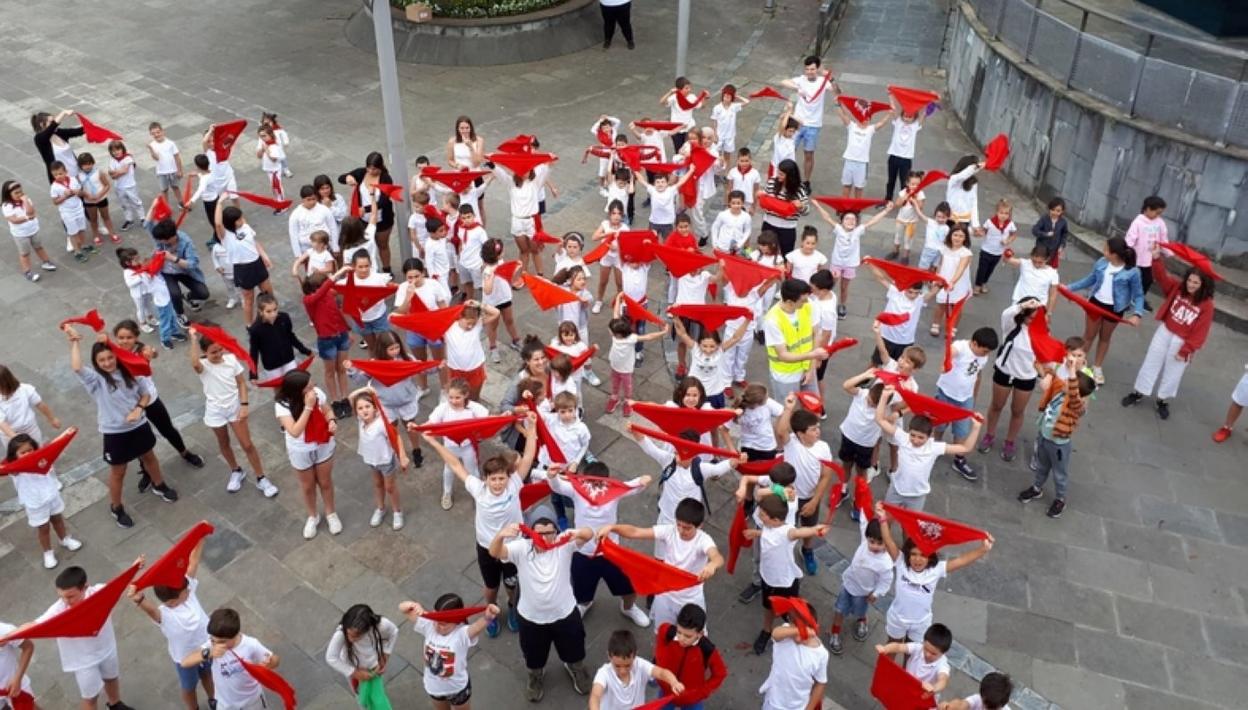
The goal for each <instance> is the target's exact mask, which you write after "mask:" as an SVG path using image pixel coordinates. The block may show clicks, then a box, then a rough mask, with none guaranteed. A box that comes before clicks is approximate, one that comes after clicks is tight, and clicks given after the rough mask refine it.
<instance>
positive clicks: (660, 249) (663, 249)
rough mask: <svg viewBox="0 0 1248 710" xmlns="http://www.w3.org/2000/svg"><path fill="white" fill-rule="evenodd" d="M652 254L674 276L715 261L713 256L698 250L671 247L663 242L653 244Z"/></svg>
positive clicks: (683, 274) (682, 274)
mask: <svg viewBox="0 0 1248 710" xmlns="http://www.w3.org/2000/svg"><path fill="white" fill-rule="evenodd" d="M654 255H655V256H656V257H658V258H659V261H661V262H663V265H664V266H666V267H667V271H668V273H670V274H671V275H672V276H675V277H676V278H680V277H681V276H685V275H686V274H691V273H693V272H695V271H697V270H698V269H701V268H705V267H707V266H710V265H711V264H714V263H715V257H713V256H707V255H706V254H703V253H701V252H698V251H686V250H684V249H673V248H672V247H669V246H665V245H663V244H655V245H654Z"/></svg>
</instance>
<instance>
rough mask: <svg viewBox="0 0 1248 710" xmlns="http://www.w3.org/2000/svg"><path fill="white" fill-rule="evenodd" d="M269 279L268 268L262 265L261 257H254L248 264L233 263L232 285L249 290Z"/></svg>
mask: <svg viewBox="0 0 1248 710" xmlns="http://www.w3.org/2000/svg"><path fill="white" fill-rule="evenodd" d="M268 280H269V270H268V269H266V268H265V266H264V260H263V259H256V260H255V261H253V262H251V263H249V264H235V265H234V285H235V286H237V287H239V288H241V289H243V290H244V291H250V290H251V289H253V288H259V287H260V284H262V283H264V282H265V281H268Z"/></svg>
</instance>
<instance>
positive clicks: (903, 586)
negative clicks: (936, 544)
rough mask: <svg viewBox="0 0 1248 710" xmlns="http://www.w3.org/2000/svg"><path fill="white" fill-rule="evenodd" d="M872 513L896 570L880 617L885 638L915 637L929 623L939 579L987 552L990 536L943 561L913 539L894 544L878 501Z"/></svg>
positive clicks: (919, 637)
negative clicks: (884, 612)
mask: <svg viewBox="0 0 1248 710" xmlns="http://www.w3.org/2000/svg"><path fill="white" fill-rule="evenodd" d="M875 517H876V519H877V520H879V521H880V535H881V536H882V537H883V538H884V549H885V550H887V551H888V556H889V557H891V558H892V559H893V569H894V570H896V577H895V583H894V586H893V603H892V604H891V605H890V606H889V607H888V615H887V617H886V618H885V620H884V628H885V631H886V633H887V634H888V641H889V643H899V642H902V641H917V640H919V639H922V638H923V635H924V634H926V633H927V629H928V627H930V626H931V625H932V600H933V599H934V598H935V596H936V589H937V587H938V586H939V582H940V580H942V579H944V578H945V577H948V576H949V575H950V574H952V573H954V572H956V571H958V570H960V569H962V568H963V567H966V566H967V565H969V564H971V563H972V562H975V561H976V560H978V559H980V558H982V557H983V556H984V555H987V554H988V552H989V550H991V549H992V545H993V542H994V539H993V537H992V535H989V536H988V539H987V540H984V541H983V542H982V543H980V546H979V547H977V548H975V549H974V550H971V551H969V552H963V553H962V554H960V555H958V556H957V557H955V558H953V559H952V560H949V561H948V562H946V561H944V560H942V559H940V555H937V554H935V553H933V554H931V555H925V554H923V551H922V550H920V549H919V547H918V545H916V544H914V540H906V541H905V543H904V544H903V545H902V546H901V547H900V548H899V547H897V543H896V542H895V541H894V539H893V531H892V529H891V527H890V526H889V519H888V513H887V512H886V511H885V510H884V504H883V503H882V502H877V503H876V504H875Z"/></svg>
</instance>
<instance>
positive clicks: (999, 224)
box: [988, 214, 1013, 233]
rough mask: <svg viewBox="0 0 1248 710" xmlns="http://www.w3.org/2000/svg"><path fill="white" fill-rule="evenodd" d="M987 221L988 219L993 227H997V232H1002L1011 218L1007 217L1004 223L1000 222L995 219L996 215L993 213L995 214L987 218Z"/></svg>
mask: <svg viewBox="0 0 1248 710" xmlns="http://www.w3.org/2000/svg"><path fill="white" fill-rule="evenodd" d="M988 221H989V222H992V225H993V226H994V227H996V228H997V231H998V232H1002V233H1004V232H1005V227H1006V225H1008V224H1009V223H1010V222H1012V221H1013V220H1010V219H1007V220H1006V222H1005V224H1002V223H1001V222H999V221H997V215H995V214H994V215H993V216H992V219H990V220H988Z"/></svg>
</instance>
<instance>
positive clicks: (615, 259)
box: [598, 249, 624, 269]
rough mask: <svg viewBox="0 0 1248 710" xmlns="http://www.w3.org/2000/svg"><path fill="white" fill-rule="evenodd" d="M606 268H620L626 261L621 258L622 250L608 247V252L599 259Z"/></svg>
mask: <svg viewBox="0 0 1248 710" xmlns="http://www.w3.org/2000/svg"><path fill="white" fill-rule="evenodd" d="M598 263H599V264H601V265H602V267H603V268H604V269H618V268H620V266H621V265H622V264H623V263H624V262H623V261H622V260H621V259H620V252H619V251H618V250H616V249H608V250H607V253H606V254H603V255H602V258H601V259H599V260H598Z"/></svg>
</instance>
